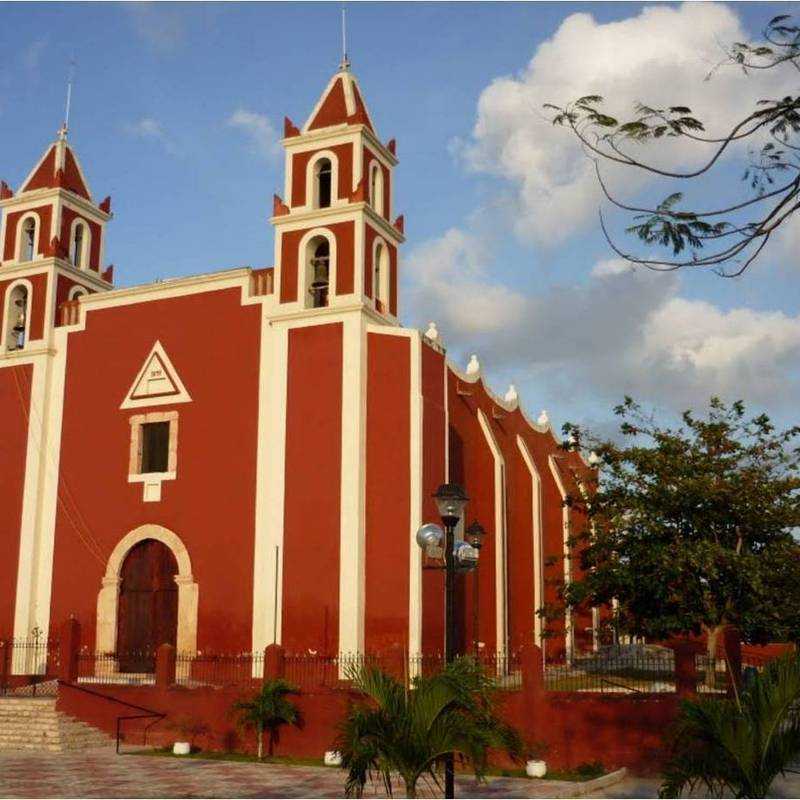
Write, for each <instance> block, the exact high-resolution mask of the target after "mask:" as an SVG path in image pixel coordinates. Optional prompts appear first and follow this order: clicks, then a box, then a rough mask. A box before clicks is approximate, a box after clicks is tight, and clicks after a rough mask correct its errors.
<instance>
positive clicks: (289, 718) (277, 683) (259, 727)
mask: <svg viewBox="0 0 800 800" xmlns="http://www.w3.org/2000/svg"><path fill="white" fill-rule="evenodd" d="M299 693H300V690H299V689H298V688H297V687H296V686H294V685H293V684H291V683H288V682H287V681H285V680H283V679H282V678H276V679H273V680H268V681H264V684H263V685H262V687H261V689H260V690H259V691H258V692H257V693H256V694H255V695H253V696H252V697H250V698H248V699H245V700H238V701H237V702H236V703H234V704H233V712H234V714H235V715H236V717H237V718H238V722H239V724H240V725H241V726H242V727H244V728H250V729H253V730H255V731H256V737H257V741H258V745H257V747H258V760H259V761H261V760H262V759H263V758H264V731H265V730H266V731H268V732H269V744H268V750H267V752H268V754H269V755H270V756H272V755H273V753H274V751H275V744H276V743H277V741H278V732H279V730H280V728H281V726H283V725H298V724H299V722H300V712H299V710H298V708H297V706H295V704H294V703H293V702H292V701H291V700H290V699H289V695H293V694H299Z"/></svg>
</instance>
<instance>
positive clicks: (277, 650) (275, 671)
mask: <svg viewBox="0 0 800 800" xmlns="http://www.w3.org/2000/svg"><path fill="white" fill-rule="evenodd" d="M285 677H286V652H285V651H284V649H283V647H281V646H280V645H279V644H268V645H267V646H266V647H265V648H264V680H265V681H271V680H274V679H276V678H285Z"/></svg>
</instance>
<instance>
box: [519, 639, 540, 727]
mask: <svg viewBox="0 0 800 800" xmlns="http://www.w3.org/2000/svg"><path fill="white" fill-rule="evenodd" d="M519 660H520V669H521V670H522V691H523V692H524V694H525V705H526V707H527V710H528V714H527V716H528V719H530V720H531V722H532V723H533V721H534V718H535V716H536V714H537V712H539V711H540V710H541V709H542V704H543V702H544V699H545V690H544V663H543V658H542V650H541V648H540V647H537V646H536V645H535V644H528V645H525V647H523V648H522V650H521V652H520V656H519Z"/></svg>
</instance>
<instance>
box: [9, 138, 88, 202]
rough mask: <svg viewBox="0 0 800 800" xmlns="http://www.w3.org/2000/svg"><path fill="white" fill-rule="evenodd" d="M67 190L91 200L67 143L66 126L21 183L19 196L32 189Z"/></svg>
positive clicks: (78, 166) (78, 165)
mask: <svg viewBox="0 0 800 800" xmlns="http://www.w3.org/2000/svg"><path fill="white" fill-rule="evenodd" d="M56 188H61V189H68V190H69V191H71V192H74V193H75V194H77V195H80V196H81V197H84V198H85V199H87V200H91V199H92V194H91V192H90V191H89V184H88V182H87V181H86V178H85V177H84V174H83V170H82V169H81V165H80V164H79V163H78V158H77V156H76V155H75V153H74V152H73V150H72V148H71V147H70V146H69V144H68V143H67V126H66V124H65V125H63V126H62V127H61V129H60V130H59V132H58V139H57V140H56V141H55V142H53V144H51V145H50V147H48V148H47V150H46V151H45V153H44V155H43V156H42V157H41V158H40V159H39V161H38V162H37V163H36V166H35V167H34V168H33V169H32V170H31V171H30V173H29V174H28V177H27V178H25V180H24V181H23V183H22V186H21V187H20V190H19V194H22V193H23V192H30V191H33V190H34V189H56Z"/></svg>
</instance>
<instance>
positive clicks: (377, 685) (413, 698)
mask: <svg viewBox="0 0 800 800" xmlns="http://www.w3.org/2000/svg"><path fill="white" fill-rule="evenodd" d="M348 677H349V678H350V680H351V681H352V687H353V689H354V690H355V691H356V692H359V693H361V694H362V695H363V697H364V702H356V703H354V704H353V705H352V707H351V708H350V710H349V711H348V714H347V716H346V717H345V719H344V721H343V722H342V725H341V728H340V732H339V737H338V740H337V750H338V751H339V752H340V753H341V756H342V767H343V768H344V769H345V770H347V780H346V784H345V791H346V793H347V796H348V797H351V796H356V797H361V796H362V795H363V793H364V787H365V786H366V784H367V782H368V781H371V780H372V779H373V778H377V779H379V780H380V781H381V782H382V783H383V785H384V787H385V788H386V791H387V794H389V796H391V794H392V779H393V776H394V775H396V774H399V775H400V777H401V779H402V781H403V783H404V785H405V790H406V796H407V797H416V796H417V785H418V783H419V782H420V781H421V780H422V781H428V780H430V781H432V782H433V783H435V784H436V785H437V786H438V785H439V774H440V771H441V767H442V762H443V758H444V757H445V756H446V755H447V754H449V753H454V754H455V755H456V757H457V758H459V759H460V760H461V762H462V763H464V764H466V765H469V766H470V767H471V769H472V770H473V772H474V774H475V777H476V778H477V779H478V780H481V779H482V778H483V776H484V775H485V772H486V769H487V767H488V751H489V749H490V748H495V749H499V750H502V751H504V752H506V753H507V754H509V755H510V756H511V757H512V758H513V759H514V760H520V759H521V756H522V753H523V752H524V748H523V745H522V741H521V739H520V737H519V735H518V734H517V732H516V731H515V730H514V729H513V728H511V727H510V726H509V725H507V724H506V723H505V722H503V721H502V720H501V719H500V717H499V714H498V713H497V708H496V704H495V695H494V685H493V683H492V681H491V680H490V679H489V678H488V677H487V676H486V675H485V673H484V672H483V670H482V669H481V667H480V666H479V665H478V664H476V663H475V661H474V660H473V659H471V658H461V659H457V660H456V661H455V662H453V663H452V664H449V665H448V666H446V667H445V669H444V670H442V671H441V672H439V673H437V674H435V675H432V676H426V677H423V676H417V677H415V678H413V680H412V681H411V687H410V689H409V688H408V687H406V685H405V683H401V682H399V681H398V680H397V679H396V678H394V677H392V676H391V675H389V674H388V673H386V672H384V671H383V670H381V669H380V668H378V667H375V666H369V665H366V666H362V667H361V668H358V669H354V670H352V671H351V672H350V674H349V675H348Z"/></svg>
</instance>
